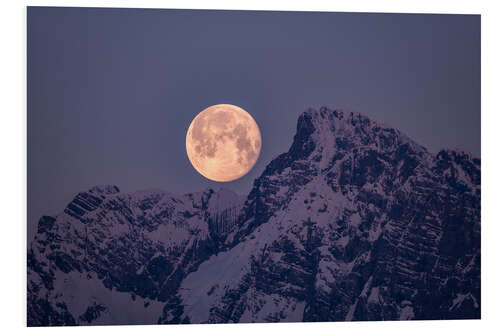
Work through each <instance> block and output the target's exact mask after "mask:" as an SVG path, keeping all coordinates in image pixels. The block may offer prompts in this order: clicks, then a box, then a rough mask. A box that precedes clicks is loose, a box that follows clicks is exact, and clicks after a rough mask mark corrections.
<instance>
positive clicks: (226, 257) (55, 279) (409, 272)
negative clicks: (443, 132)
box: [28, 108, 481, 326]
mask: <svg viewBox="0 0 500 333" xmlns="http://www.w3.org/2000/svg"><path fill="white" fill-rule="evenodd" d="M480 181H481V176H480V160H479V159H477V158H473V157H472V156H470V155H469V154H467V153H464V152H458V151H452V150H443V151H441V152H439V153H438V154H437V155H433V154H431V153H429V152H428V151H427V150H426V149H425V148H423V147H421V146H420V145H418V144H417V143H415V142H413V141H412V140H411V139H409V138H408V137H407V136H406V135H404V134H403V133H401V132H400V131H398V130H396V129H393V128H390V127H387V126H385V125H383V124H380V123H377V122H375V121H372V120H370V119H369V118H367V117H365V116H363V115H361V114H358V113H355V112H350V111H342V110H329V109H327V108H321V109H320V110H319V111H317V110H313V109H309V110H307V111H306V112H304V113H303V114H302V115H301V116H300V118H299V120H298V124H297V133H296V135H295V138H294V141H293V144H292V146H291V147H290V150H289V151H288V152H287V153H284V154H282V155H280V156H278V157H277V158H276V159H274V160H273V161H272V162H271V163H269V165H268V166H267V168H266V169H265V171H264V172H263V174H262V175H261V176H260V177H259V178H257V179H256V180H255V181H254V186H253V189H252V190H251V192H250V193H249V195H248V196H247V197H246V198H241V197H238V196H237V195H235V194H234V193H232V192H229V191H227V190H221V191H219V192H214V191H212V190H207V191H204V192H202V193H195V194H188V195H184V196H176V195H172V194H169V193H165V192H161V191H147V192H137V193H132V194H122V193H119V192H118V189H117V188H116V187H114V186H107V187H96V188H93V189H91V190H89V191H87V192H83V193H80V194H79V195H77V196H76V197H75V199H74V200H73V201H72V202H71V203H70V204H69V205H68V206H67V207H66V209H65V210H64V213H62V214H61V215H58V216H56V217H42V218H41V219H40V222H39V227H38V234H37V236H36V238H35V240H34V242H33V243H32V244H31V246H30V248H29V249H28V324H29V325H30V326H38V325H88V324H153V323H162V324H166V323H219V322H277V321H344V320H407V319H465V318H480V305H481V299H480V295H481V293H480V286H481V285H480V268H481V267H480Z"/></svg>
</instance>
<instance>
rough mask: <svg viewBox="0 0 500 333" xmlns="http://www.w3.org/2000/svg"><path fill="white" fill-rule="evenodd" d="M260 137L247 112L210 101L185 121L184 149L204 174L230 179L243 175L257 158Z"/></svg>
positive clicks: (218, 178) (218, 179) (221, 180)
mask: <svg viewBox="0 0 500 333" xmlns="http://www.w3.org/2000/svg"><path fill="white" fill-rule="evenodd" d="M261 143H262V139H261V136H260V130H259V126H257V123H256V122H255V120H254V119H253V118H252V116H251V115H250V114H248V112H246V111H245V110H243V109H242V108H240V107H237V106H235V105H231V104H218V105H213V106H210V107H208V108H206V109H205V110H203V111H202V112H200V113H199V114H198V115H197V116H196V117H195V118H194V119H193V121H192V122H191V125H189V129H188V131H187V134H186V151H187V155H188V158H189V161H190V162H191V164H192V165H193V167H194V168H195V169H196V171H198V172H199V173H200V174H201V175H203V176H204V177H205V178H208V179H210V180H213V181H216V182H230V181H233V180H236V179H238V178H241V177H243V176H244V175H246V174H247V173H248V172H249V171H250V170H251V169H252V167H253V166H254V165H255V162H257V159H258V158H259V154H260V147H261Z"/></svg>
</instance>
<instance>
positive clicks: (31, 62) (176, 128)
mask: <svg viewBox="0 0 500 333" xmlns="http://www.w3.org/2000/svg"><path fill="white" fill-rule="evenodd" d="M27 33H28V49H27V51H28V78H27V79H28V238H29V239H31V238H32V233H33V231H34V230H35V227H36V224H37V221H38V219H39V218H40V216H41V215H44V214H56V213H58V212H61V211H62V210H63V209H64V207H65V205H66V204H67V203H68V202H69V201H70V200H71V198H72V197H73V196H74V195H76V194H77V193H78V192H80V191H84V190H87V189H89V188H90V187H92V186H94V185H98V184H114V185H117V186H118V187H119V188H120V189H121V190H122V191H135V190H142V189H148V188H160V189H164V190H166V191H169V192H173V193H179V194H182V193H187V192H193V191H200V190H203V189H206V188H208V187H211V188H214V189H218V188H220V187H225V188H229V189H232V190H234V191H235V192H238V193H240V194H247V193H248V191H249V190H250V188H251V185H252V183H253V180H254V179H255V178H256V177H258V176H259V175H260V174H261V172H262V171H263V169H264V168H265V166H266V165H267V164H268V163H269V162H270V161H271V160H272V159H273V158H274V157H276V156H277V155H279V154H280V153H282V152H285V151H287V150H288V148H289V146H290V145H291V142H292V138H293V135H294V133H295V126H296V122H297V118H298V116H299V114H300V113H301V112H303V111H304V110H305V109H306V108H308V107H313V108H319V107H321V106H323V105H325V106H329V107H331V108H347V109H351V110H356V111H359V112H361V113H363V114H365V115H367V116H369V117H371V118H372V119H374V120H378V121H381V122H383V123H386V124H388V125H390V126H393V127H396V128H398V129H400V130H401V131H403V132H405V133H406V134H408V136H409V137H411V138H412V139H414V140H415V141H417V142H418V143H420V144H422V145H423V146H425V147H427V148H428V149H429V150H430V151H432V152H437V151H438V150H439V149H441V148H458V149H462V150H465V151H469V152H471V153H473V154H474V155H475V156H478V157H479V156H480V107H481V105H480V16H478V15H408V14H354V13H351V14H349V13H304V12H263V11H262V12H257V11H200V10H157V9H146V10H145V9H89V8H50V7H29V8H28V30H27ZM221 103H228V104H234V105H238V106H240V107H242V108H244V109H245V110H246V111H248V112H249V113H250V114H251V115H252V116H253V118H254V119H255V121H256V122H257V123H258V125H259V127H260V131H261V134H262V150H261V155H260V158H259V160H258V161H257V164H256V165H255V167H254V168H253V169H252V170H251V171H250V173H248V174H247V175H246V176H245V177H243V178H241V179H239V180H236V181H234V182H231V183H216V182H212V181H209V180H207V179H205V178H203V176H201V175H200V174H198V173H197V172H196V171H195V169H194V168H193V167H192V166H191V164H190V162H189V160H188V158H187V155H186V149H185V137H186V131H187V129H188V127H189V125H190V122H191V121H192V119H193V118H194V117H195V116H196V115H197V114H198V113H199V112H201V111H202V110H203V109H205V108H206V107H208V106H210V105H214V104H221Z"/></svg>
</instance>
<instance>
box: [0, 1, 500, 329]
mask: <svg viewBox="0 0 500 333" xmlns="http://www.w3.org/2000/svg"><path fill="white" fill-rule="evenodd" d="M6 2H7V4H6ZM2 5H3V6H2V9H1V10H0V24H1V25H2V28H1V30H0V31H1V39H0V50H1V51H0V56H1V59H2V61H1V62H0V66H1V67H0V73H1V75H0V77H1V81H0V82H1V83H0V84H1V86H0V88H1V89H0V92H1V96H2V98H1V103H2V108H1V109H0V114H1V118H0V143H1V155H0V156H1V160H0V161H1V162H0V167H1V171H2V172H1V173H0V175H1V177H2V178H1V183H0V186H1V189H0V203H1V208H2V209H1V213H2V214H1V216H2V218H1V222H0V223H1V226H0V230H1V232H0V234H1V235H2V236H1V237H2V238H1V240H0V244H1V251H0V253H1V256H2V258H1V259H2V260H1V263H2V269H1V275H0V276H1V283H0V285H1V286H2V292H1V293H0V296H1V301H0V314H1V318H2V321H1V325H2V327H4V328H5V329H6V330H5V331H9V332H10V331H11V330H12V329H14V328H16V329H23V328H24V327H25V321H26V314H25V308H26V300H25V296H26V290H25V289H26V288H25V284H26V91H25V87H26V70H25V67H26V16H25V13H26V10H25V7H26V6H28V5H31V6H86V7H132V8H133V7H138V8H198V9H258V10H303V11H337V12H338V11H351V12H352V11H354V12H392V13H398V12H399V13H453V14H457V13H461V14H481V15H482V56H481V61H482V118H481V119H482V152H481V158H482V180H483V189H482V207H483V209H482V244H483V246H482V318H483V319H482V320H475V321H418V322H366V323H314V324H238V325H237V326H236V325H185V326H168V327H166V326H107V327H93V328H90V329H89V328H77V329H78V330H83V331H89V332H104V331H106V332H109V331H114V332H118V331H120V332H121V331H132V330H139V329H140V330H147V331H159V330H162V331H163V330H173V331H175V332H197V331H201V330H203V331H208V332H221V331H224V332H229V331H233V330H235V329H237V330H238V331H239V332H240V331H241V332H251V331H254V330H264V331H272V330H288V331H297V332H299V331H303V330H315V331H321V332H327V331H332V330H335V331H341V332H343V331H346V332H347V331H349V332H356V331H365V330H370V331H371V332H401V331H402V330H404V331H405V332H419V333H421V332H422V331H423V330H426V331H438V330H439V331H442V330H453V331H454V332H457V331H458V332H465V331H468V332H470V331H471V330H477V329H479V330H485V331H486V330H493V328H494V325H495V324H498V319H497V317H498V315H499V313H498V310H497V309H498V307H499V306H498V301H499V297H500V293H499V283H497V282H496V281H497V280H498V278H499V268H498V259H496V257H497V255H499V254H500V251H499V250H500V249H499V246H498V244H499V243H500V241H499V240H498V238H499V237H500V228H499V224H500V219H499V213H498V208H497V207H496V206H497V205H498V200H497V199H496V198H497V196H496V193H495V189H500V168H499V167H500V164H499V157H498V156H499V155H498V151H499V150H500V149H499V147H498V144H497V143H500V138H499V135H498V133H499V132H500V131H499V130H498V127H500V116H499V114H500V113H499V112H500V107H499V106H500V105H499V102H498V95H499V93H500V88H499V84H498V83H497V81H498V78H500V70H499V68H500V67H499V61H500V47H499V45H500V43H499V42H498V41H499V40H500V39H499V37H498V36H499V32H500V27H499V21H500V15H499V10H498V9H499V5H498V4H497V3H496V2H495V1H477V0H476V1H470V0H469V1H457V0H456V1H437V0H419V1H398V0H394V1H389V0H387V1H386V0H376V1H369V0H366V1H336V2H334V1H331V0H330V1H329V0H324V1H319V0H318V1H315V0H308V1H303V0H302V1H301V0H282V1H271V0H267V1H266V0H264V1H260V0H254V1H239V2H235V1H234V0H233V1H217V0H212V1H193V0H184V1H160V0H157V1H153V0H142V1H136V0H130V1H104V0H101V1H93V0H89V1H72V0H67V1H54V0H52V1H3V2H2ZM49 329H51V328H36V329H32V330H36V331H46V330H49ZM67 329H68V328H61V329H60V330H61V331H66V330H67Z"/></svg>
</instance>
